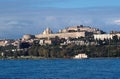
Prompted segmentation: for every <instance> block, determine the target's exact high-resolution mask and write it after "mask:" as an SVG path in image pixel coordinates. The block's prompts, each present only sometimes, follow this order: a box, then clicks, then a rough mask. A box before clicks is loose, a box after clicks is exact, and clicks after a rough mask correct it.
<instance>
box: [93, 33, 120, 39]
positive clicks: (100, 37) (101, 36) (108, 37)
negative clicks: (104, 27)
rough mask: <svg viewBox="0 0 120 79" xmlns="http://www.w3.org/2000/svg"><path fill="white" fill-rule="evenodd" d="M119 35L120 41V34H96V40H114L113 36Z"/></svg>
mask: <svg viewBox="0 0 120 79" xmlns="http://www.w3.org/2000/svg"><path fill="white" fill-rule="evenodd" d="M115 35H117V36H118V39H119V38H120V34H94V39H101V40H104V39H113V36H115Z"/></svg>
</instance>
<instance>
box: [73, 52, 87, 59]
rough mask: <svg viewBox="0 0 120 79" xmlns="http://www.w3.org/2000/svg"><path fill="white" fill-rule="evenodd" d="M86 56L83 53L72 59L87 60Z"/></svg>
mask: <svg viewBox="0 0 120 79" xmlns="http://www.w3.org/2000/svg"><path fill="white" fill-rule="evenodd" d="M87 58H88V56H87V55H86V54H85V53H82V54H78V55H75V56H74V57H73V59H87Z"/></svg>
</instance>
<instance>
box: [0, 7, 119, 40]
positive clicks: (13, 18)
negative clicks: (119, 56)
mask: <svg viewBox="0 0 120 79" xmlns="http://www.w3.org/2000/svg"><path fill="white" fill-rule="evenodd" d="M1 12H2V11H1ZM1 12H0V36H3V37H4V36H6V35H7V36H9V37H10V36H14V38H16V37H21V36H22V35H23V34H38V33H41V32H42V31H43V30H44V29H45V28H46V27H49V28H51V29H53V31H55V32H56V31H58V30H59V29H63V28H65V27H68V26H73V25H81V24H83V25H87V26H92V27H96V28H100V29H102V30H105V31H109V30H111V29H113V30H114V29H115V30H116V29H119V27H116V26H118V24H119V25H120V19H119V18H120V15H119V13H120V10H119V7H117V8H116V7H113V8H104V7H101V8H100V7H99V8H76V9H67V8H66V9H63V8H44V9H39V10H38V9H32V10H14V11H10V10H6V11H5V12H4V13H1ZM13 30H14V31H13ZM3 32H4V34H3ZM9 34H10V35H9ZM17 35H18V36H17Z"/></svg>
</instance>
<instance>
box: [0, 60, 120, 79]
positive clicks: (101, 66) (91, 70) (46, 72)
mask: <svg viewBox="0 0 120 79" xmlns="http://www.w3.org/2000/svg"><path fill="white" fill-rule="evenodd" d="M0 79H120V59H119V58H118V59H117V58H94V59H40V60H0Z"/></svg>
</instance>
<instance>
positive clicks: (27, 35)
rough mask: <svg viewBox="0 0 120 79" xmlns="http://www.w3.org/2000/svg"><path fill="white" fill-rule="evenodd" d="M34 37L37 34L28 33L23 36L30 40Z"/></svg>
mask: <svg viewBox="0 0 120 79" xmlns="http://www.w3.org/2000/svg"><path fill="white" fill-rule="evenodd" d="M33 38H35V36H34V35H30V34H26V35H24V36H23V39H25V40H29V39H33Z"/></svg>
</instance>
